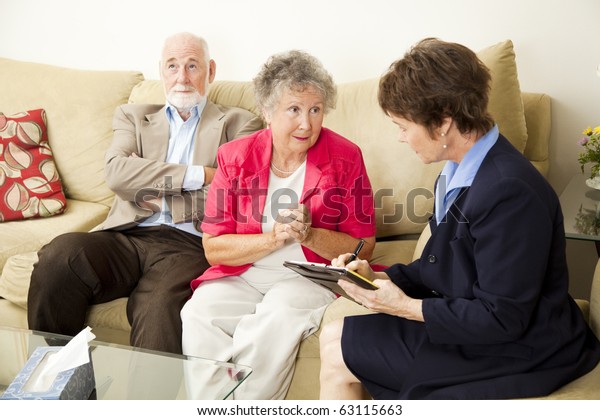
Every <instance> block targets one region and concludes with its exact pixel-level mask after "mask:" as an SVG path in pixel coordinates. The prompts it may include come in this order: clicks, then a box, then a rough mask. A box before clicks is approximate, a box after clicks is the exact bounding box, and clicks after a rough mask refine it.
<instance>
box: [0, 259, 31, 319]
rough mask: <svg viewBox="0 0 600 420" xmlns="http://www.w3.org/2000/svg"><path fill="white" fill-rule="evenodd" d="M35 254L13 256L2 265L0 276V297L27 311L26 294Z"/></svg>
mask: <svg viewBox="0 0 600 420" xmlns="http://www.w3.org/2000/svg"><path fill="white" fill-rule="evenodd" d="M37 260H38V257H37V252H35V251H34V252H26V253H24V254H18V255H13V256H12V257H10V258H9V259H8V261H7V263H6V264H5V265H4V269H3V270H2V275H1V276H0V297H2V298H4V299H6V300H8V301H9V302H12V303H13V304H15V305H17V306H20V307H21V308H23V309H27V294H28V293H29V283H30V278H31V272H32V271H33V265H34V264H35V263H36V262H37Z"/></svg>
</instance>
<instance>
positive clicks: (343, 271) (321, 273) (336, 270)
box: [283, 261, 379, 300]
mask: <svg viewBox="0 0 600 420" xmlns="http://www.w3.org/2000/svg"><path fill="white" fill-rule="evenodd" d="M283 265H284V266H285V267H287V268H289V269H291V270H294V271H295V272H297V273H298V274H301V275H302V276H304V277H306V278H307V279H309V280H312V281H313V282H315V283H317V284H319V285H321V286H323V287H326V288H328V289H329V290H331V291H332V292H334V293H337V294H338V295H341V296H344V297H346V298H348V299H350V300H353V299H352V298H351V297H350V296H348V294H347V293H346V292H345V291H344V289H342V288H341V287H340V286H339V285H338V284H337V282H338V280H339V279H344V280H348V281H351V282H352V283H354V284H356V285H358V286H360V287H362V288H365V289H369V290H376V289H378V288H379V287H378V286H377V285H376V284H375V283H373V282H372V281H371V280H369V279H367V278H366V277H363V276H361V275H360V274H358V273H356V272H354V271H352V270H348V269H347V268H343V267H334V266H331V265H327V264H320V263H311V262H303V261H285V262H284V263H283Z"/></svg>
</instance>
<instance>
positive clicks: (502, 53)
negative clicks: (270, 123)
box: [129, 40, 528, 238]
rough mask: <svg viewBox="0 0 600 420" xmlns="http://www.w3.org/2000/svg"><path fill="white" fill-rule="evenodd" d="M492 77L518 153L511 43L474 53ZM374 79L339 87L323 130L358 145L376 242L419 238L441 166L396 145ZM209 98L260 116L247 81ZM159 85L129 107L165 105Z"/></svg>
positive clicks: (500, 116) (144, 88) (497, 108)
mask: <svg viewBox="0 0 600 420" xmlns="http://www.w3.org/2000/svg"><path fill="white" fill-rule="evenodd" d="M478 57H479V58H480V59H481V60H482V62H483V63H484V64H485V65H486V66H488V67H489V69H490V71H491V73H492V86H491V92H490V102H489V110H490V112H491V114H492V116H493V117H494V119H495V121H496V123H497V124H498V126H499V127H500V130H501V132H502V133H503V134H504V135H505V136H506V137H507V138H508V139H509V140H510V141H511V142H512V143H513V145H514V146H515V147H516V148H517V149H518V150H519V151H521V152H523V151H524V150H525V149H526V146H527V138H528V136H527V127H526V124H525V114H524V108H523V100H522V98H521V90H520V86H519V80H518V75H517V66H516V62H515V53H514V51H513V44H512V42H511V41H510V40H507V41H503V42H500V43H498V44H495V45H492V46H490V47H488V48H486V49H484V50H482V51H480V52H479V53H478ZM378 85H379V78H373V79H367V80H362V81H358V82H351V83H344V84H340V85H338V100H337V104H336V108H335V109H334V110H333V111H331V112H330V113H329V114H328V115H327V116H326V117H325V121H324V126H326V127H328V128H330V129H332V130H334V131H336V132H338V133H339V134H341V135H343V136H345V137H347V138H348V139H350V140H351V141H353V142H355V143H356V144H358V145H359V146H360V148H361V149H362V152H363V156H364V159H365V165H366V167H367V172H368V174H369V178H370V180H371V184H372V186H373V190H374V194H375V212H376V222H377V237H378V238H383V237H392V236H397V235H418V234H420V233H421V231H422V230H423V227H424V226H425V225H426V223H427V220H428V218H429V216H430V215H431V211H432V209H433V186H434V183H435V180H436V178H437V176H438V174H439V172H440V171H441V169H442V166H443V164H444V163H443V162H439V163H435V164H428V165H425V164H424V163H422V162H421V160H420V159H419V158H418V157H417V156H416V154H415V153H414V152H413V151H412V150H411V149H410V147H409V146H408V145H407V144H404V143H400V142H399V141H398V128H397V127H396V125H394V124H393V123H392V122H391V120H390V119H389V118H388V117H387V116H386V115H385V114H384V113H383V112H382V111H381V108H380V107H379V104H378V102H377V90H378ZM209 97H210V99H211V100H212V101H213V102H215V103H218V104H222V105H229V106H239V107H242V108H245V109H248V110H250V111H252V112H254V113H255V114H257V115H259V113H258V112H257V110H256V105H255V103H254V95H253V90H252V84H251V82H232V81H217V82H214V83H213V85H212V86H211V89H210V92H209ZM164 101H165V95H164V92H163V87H162V83H161V82H160V81H158V80H145V81H143V82H141V83H140V84H138V85H137V86H136V87H135V88H134V89H133V91H132V93H131V97H130V98H129V102H130V103H161V104H162V103H164Z"/></svg>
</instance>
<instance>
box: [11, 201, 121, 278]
mask: <svg viewBox="0 0 600 420" xmlns="http://www.w3.org/2000/svg"><path fill="white" fill-rule="evenodd" d="M108 210H109V208H108V207H107V206H105V205H103V204H97V203H88V202H85V201H78V200H70V199H67V208H66V210H65V212H64V213H63V214H59V215H58V216H53V217H50V218H40V219H28V220H18V221H12V222H4V223H0V238H10V240H0V270H2V268H3V267H4V264H5V263H6V260H7V259H8V258H9V257H10V256H11V255H16V254H22V253H24V252H30V251H37V250H38V249H40V248H41V247H42V246H43V245H45V244H46V243H48V242H50V241H51V240H52V239H53V238H55V237H56V236H58V235H60V234H63V233H66V232H87V231H89V230H91V229H93V228H94V227H96V226H98V225H99V224H100V223H102V221H104V219H105V218H106V215H107V214H108Z"/></svg>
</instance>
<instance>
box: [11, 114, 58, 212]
mask: <svg viewBox="0 0 600 420" xmlns="http://www.w3.org/2000/svg"><path fill="white" fill-rule="evenodd" d="M66 205H67V200H66V198H65V194H64V192H63V188H62V185H61V181H60V176H59V174H58V171H57V170H56V165H55V164H54V158H53V156H52V150H51V149H50V145H49V144H48V132H47V129H46V112H45V111H44V110H43V109H35V110H31V111H26V112H20V113H17V114H13V115H8V116H7V115H4V114H2V113H0V222H6V221H10V220H22V219H30V218H36V217H48V216H53V215H56V214H60V213H62V212H64V210H65V208H66Z"/></svg>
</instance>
